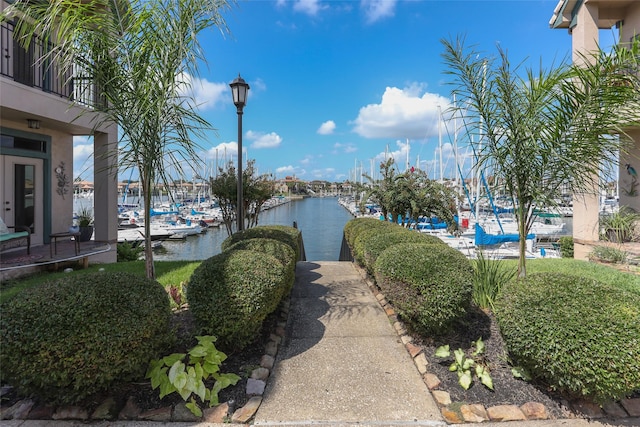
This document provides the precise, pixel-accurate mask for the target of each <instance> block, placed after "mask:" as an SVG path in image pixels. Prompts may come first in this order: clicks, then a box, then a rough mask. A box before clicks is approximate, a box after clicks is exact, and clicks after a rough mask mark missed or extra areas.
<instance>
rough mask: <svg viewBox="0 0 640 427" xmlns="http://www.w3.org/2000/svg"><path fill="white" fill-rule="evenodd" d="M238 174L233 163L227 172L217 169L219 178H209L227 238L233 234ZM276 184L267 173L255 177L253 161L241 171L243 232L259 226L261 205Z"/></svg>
mask: <svg viewBox="0 0 640 427" xmlns="http://www.w3.org/2000/svg"><path fill="white" fill-rule="evenodd" d="M237 177H238V173H237V172H236V167H235V165H234V164H233V162H229V163H227V167H226V169H224V168H219V169H218V176H216V177H215V178H210V179H209V188H210V189H211V194H212V195H213V196H214V197H215V198H216V199H217V200H218V203H219V204H220V210H221V211H222V222H223V223H224V225H225V228H226V230H227V235H229V236H231V234H233V223H234V221H235V218H236V207H237V201H238V178H237ZM274 191H275V184H274V182H273V179H272V178H271V176H270V175H268V174H263V175H256V168H255V160H249V161H248V162H247V166H246V167H245V168H244V169H243V170H242V194H243V198H244V203H243V206H244V209H243V211H244V212H245V218H244V220H245V224H244V229H245V230H246V229H247V228H251V227H255V226H256V225H258V217H259V215H260V211H261V209H262V206H263V205H264V203H265V202H266V201H267V200H269V199H270V198H271V196H273V192H274Z"/></svg>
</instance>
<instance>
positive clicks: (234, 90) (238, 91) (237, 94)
mask: <svg viewBox="0 0 640 427" xmlns="http://www.w3.org/2000/svg"><path fill="white" fill-rule="evenodd" d="M229 86H231V94H232V95H233V103H234V104H235V106H236V108H237V109H238V202H237V204H236V224H237V228H236V230H237V231H242V230H244V203H243V202H244V200H243V199H244V196H243V194H242V109H243V108H244V106H245V104H246V103H247V94H248V93H249V84H248V83H247V82H245V81H244V79H243V78H242V77H240V73H238V78H236V79H235V80H234V81H233V82H231V84H229Z"/></svg>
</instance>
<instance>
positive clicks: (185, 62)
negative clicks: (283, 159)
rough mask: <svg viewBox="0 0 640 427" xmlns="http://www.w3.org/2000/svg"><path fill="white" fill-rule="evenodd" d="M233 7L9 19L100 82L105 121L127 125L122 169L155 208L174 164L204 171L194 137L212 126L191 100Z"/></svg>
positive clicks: (120, 6)
mask: <svg viewBox="0 0 640 427" xmlns="http://www.w3.org/2000/svg"><path fill="white" fill-rule="evenodd" d="M227 6H228V1H227V0H150V1H143V0H132V1H127V0H92V1H88V2H82V1H81V2H78V1H75V0H54V1H46V2H33V1H29V0H17V1H16V2H15V3H14V4H13V5H11V6H10V7H8V8H7V9H5V10H4V12H3V15H2V19H14V18H16V19H17V25H16V33H17V34H18V36H19V37H20V40H21V42H22V43H24V44H25V45H28V44H29V43H30V41H31V40H32V38H33V37H34V36H35V35H36V34H37V35H39V36H41V37H43V38H45V39H48V40H51V41H53V42H54V43H55V47H54V48H53V49H52V50H51V52H49V58H47V60H50V61H57V62H58V63H60V64H62V65H63V66H62V67H61V69H63V70H69V69H74V70H79V72H80V73H82V75H83V76H84V77H87V78H90V79H92V80H93V81H94V82H95V84H96V88H97V91H98V92H97V98H98V100H99V101H100V102H98V103H97V104H96V105H95V106H94V107H95V108H96V109H98V110H99V111H100V112H101V113H102V115H101V117H102V123H105V122H111V123H115V124H116V125H117V126H118V127H119V131H120V133H121V135H122V136H121V141H120V147H119V155H120V165H121V167H122V168H123V169H127V168H130V167H134V168H137V169H138V171H139V173H140V182H141V186H142V191H143V194H144V206H145V209H146V210H147V211H148V210H149V209H150V208H151V194H152V188H153V185H154V184H155V183H157V182H162V183H165V184H166V183H168V179H167V178H168V177H167V175H166V172H165V171H166V170H167V167H168V166H169V165H173V166H174V167H175V168H176V171H177V172H178V173H180V174H181V175H182V173H181V172H182V170H181V163H182V162H181V161H182V160H187V162H186V164H189V165H190V166H191V165H194V163H195V164H196V167H197V163H198V158H199V156H197V152H198V150H199V146H198V144H197V143H195V142H194V138H197V137H203V136H204V135H203V133H204V131H205V130H207V129H210V128H211V126H210V125H209V123H207V122H206V121H205V120H204V119H202V118H201V117H200V116H199V115H198V113H197V112H196V109H195V107H196V106H195V102H194V99H193V98H192V97H191V96H190V95H188V94H189V93H190V81H191V78H192V77H193V76H197V75H198V65H199V64H202V63H205V62H206V61H205V58H204V55H203V52H202V50H201V49H200V46H199V44H198V39H197V37H198V35H199V33H201V32H202V31H203V30H205V29H208V28H211V27H220V28H222V29H226V27H225V24H224V21H223V19H222V17H221V15H220V11H221V10H222V9H224V8H226V7H227ZM97 125H98V124H97ZM116 151H118V150H113V152H116ZM112 155H113V154H112ZM149 222H150V221H149V218H148V216H147V221H145V263H146V274H147V277H150V278H154V277H155V271H154V265H153V252H152V248H151V243H150V242H151V237H150V224H149Z"/></svg>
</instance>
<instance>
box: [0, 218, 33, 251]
mask: <svg viewBox="0 0 640 427" xmlns="http://www.w3.org/2000/svg"><path fill="white" fill-rule="evenodd" d="M3 225H4V224H3ZM5 227H6V228H7V229H9V228H13V229H14V230H15V231H14V232H13V233H11V232H7V233H0V246H2V247H3V248H4V247H5V245H7V244H8V243H10V242H17V241H21V240H26V242H27V254H31V230H30V229H29V227H27V226H20V225H18V226H15V227H10V226H5Z"/></svg>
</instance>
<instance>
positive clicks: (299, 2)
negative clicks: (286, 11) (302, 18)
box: [293, 0, 329, 16]
mask: <svg viewBox="0 0 640 427" xmlns="http://www.w3.org/2000/svg"><path fill="white" fill-rule="evenodd" d="M328 7H329V6H326V5H322V4H320V0H295V1H294V2H293V10H295V11H296V12H301V13H304V14H306V15H309V16H316V15H317V14H318V12H320V11H321V10H323V9H327V8H328Z"/></svg>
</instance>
